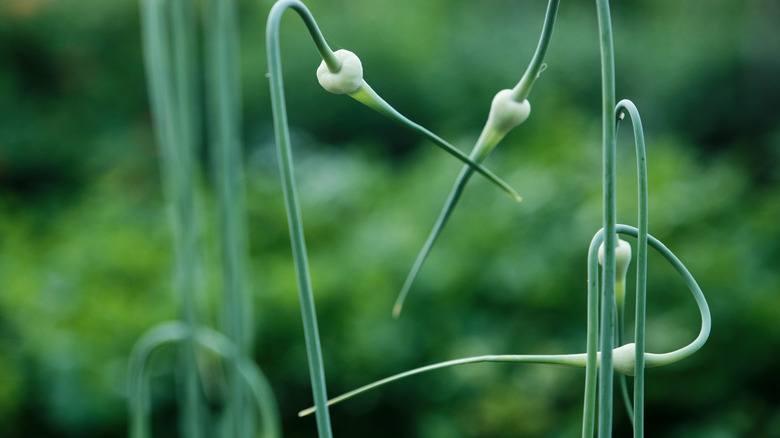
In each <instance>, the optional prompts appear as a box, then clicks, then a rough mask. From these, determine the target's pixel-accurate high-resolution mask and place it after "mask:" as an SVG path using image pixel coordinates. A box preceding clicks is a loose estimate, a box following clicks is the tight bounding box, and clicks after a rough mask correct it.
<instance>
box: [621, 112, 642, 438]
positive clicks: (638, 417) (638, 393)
mask: <svg viewBox="0 0 780 438" xmlns="http://www.w3.org/2000/svg"><path fill="white" fill-rule="evenodd" d="M624 112H627V113H628V115H629V117H630V118H631V124H632V128H633V131H634V145H635V147H636V165H637V187H638V188H637V198H638V204H639V217H638V234H637V266H636V316H635V326H634V327H635V328H634V343H635V344H636V363H637V367H636V372H635V374H634V438H642V437H643V436H644V418H645V415H644V405H645V370H644V367H642V366H639V365H638V364H642V363H644V362H645V357H644V356H645V338H646V315H647V312H646V303H647V239H648V233H649V228H648V216H649V211H648V205H647V204H648V181H647V152H646V149H645V137H644V130H643V129H642V119H641V118H640V117H639V111H638V110H637V108H636V106H635V105H634V104H633V102H631V101H630V100H625V99H624V100H621V101H620V102H618V104H617V107H616V109H615V115H616V119H617V120H622V118H623V117H622V115H623V114H624Z"/></svg>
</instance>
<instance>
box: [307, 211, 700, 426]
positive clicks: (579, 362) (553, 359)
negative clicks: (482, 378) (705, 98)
mask: <svg viewBox="0 0 780 438" xmlns="http://www.w3.org/2000/svg"><path fill="white" fill-rule="evenodd" d="M615 229H616V232H617V233H620V234H626V235H629V236H633V237H637V236H638V235H639V230H638V229H636V228H634V227H631V226H628V225H622V224H621V225H617V224H616V228H615ZM603 236H604V230H603V229H601V230H599V231H598V232H597V233H596V235H595V236H594V237H593V240H592V241H591V245H590V250H589V256H588V274H589V275H588V277H589V278H588V289H589V294H588V310H589V312H588V351H587V352H586V353H579V354H562V355H485V356H475V357H469V358H463V359H455V360H450V361H446V362H441V363H438V364H433V365H428V366H424V367H420V368H415V369H413V370H410V371H406V372H403V373H399V374H396V375H394V376H390V377H387V378H384V379H381V380H378V381H376V382H373V383H370V384H368V385H365V386H362V387H360V388H358V389H355V390H353V391H350V392H347V393H345V394H343V395H340V396H338V397H335V398H333V399H332V400H330V401H328V403H327V404H328V405H332V404H335V403H338V402H341V401H344V400H347V399H349V398H352V397H354V396H356V395H358V394H361V393H363V392H366V391H369V390H371V389H374V388H377V387H379V386H382V385H385V384H388V383H391V382H395V381H397V380H400V379H403V378H406V377H411V376H414V375H417V374H422V373H425V372H428V371H434V370H438V369H442V368H447V367H451V366H458V365H467V364H473V363H480V362H515V363H546V364H556V365H568V366H574V367H585V368H586V380H585V381H586V391H585V394H586V397H585V416H584V421H583V425H584V427H583V437H590V436H592V435H593V423H594V415H593V414H594V411H595V408H594V406H595V398H596V388H595V386H596V382H595V377H596V374H595V372H594V371H595V369H596V368H602V367H603V360H604V356H606V355H602V352H600V351H596V349H595V347H596V344H597V336H594V335H593V334H594V333H595V332H597V330H598V319H597V316H598V298H599V294H598V293H597V285H598V261H597V253H598V247H599V245H601V242H602V241H603ZM647 242H648V244H649V245H650V246H652V247H653V248H654V249H656V250H657V251H658V252H659V253H660V254H661V255H662V256H664V258H666V259H667V260H668V261H669V262H670V263H671V264H672V266H673V267H674V268H675V270H677V272H678V273H679V274H680V275H681V276H682V278H683V280H684V281H685V284H686V285H687V286H688V288H689V289H690V290H691V292H692V294H693V296H694V298H695V300H696V303H697V304H698V306H699V311H700V313H701V318H702V328H701V331H700V333H699V335H698V336H697V337H696V339H694V340H693V342H691V343H690V344H689V345H687V346H685V347H683V348H680V349H678V350H675V351H672V352H670V353H661V354H654V353H646V354H645V363H644V366H645V367H647V368H653V367H658V366H663V365H668V364H671V363H673V362H677V361H679V360H682V359H684V358H686V357H688V356H690V355H691V354H693V353H695V352H696V351H698V350H699V349H700V348H701V347H702V345H704V343H705V342H706V341H707V337H708V336H709V333H710V327H711V317H710V311H709V307H708V306H707V301H706V299H705V298H704V294H703V293H702V292H701V289H700V288H699V286H698V284H697V283H696V280H695V279H694V278H693V276H692V275H691V274H690V272H689V271H688V270H687V268H686V267H685V265H683V264H682V262H681V261H680V260H679V259H678V258H677V257H676V256H675V255H674V254H673V253H672V252H671V251H670V250H669V249H668V248H666V246H664V244H663V243H661V242H660V241H659V240H658V239H656V238H654V237H652V236H649V235H648V239H647ZM628 346H630V344H629V345H628ZM624 347H627V346H625V345H624V346H621V347H618V349H622V348H624ZM634 348H636V347H635V345H634ZM618 349H615V351H617V350H618ZM611 353H612V351H610V357H611V356H612V354H611ZM624 357H625V356H624ZM629 357H630V356H629ZM610 366H611V365H610ZM636 368H637V367H636V366H634V367H633V368H628V369H625V368H621V369H625V372H627V373H632V372H635V369H636ZM612 370H613V369H612V368H610V372H612ZM316 410H317V407H316V406H315V407H312V408H308V409H305V410H303V411H301V412H300V413H299V414H298V415H300V416H304V415H308V414H311V413H312V412H315V411H316Z"/></svg>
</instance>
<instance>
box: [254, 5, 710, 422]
mask: <svg viewBox="0 0 780 438" xmlns="http://www.w3.org/2000/svg"><path fill="white" fill-rule="evenodd" d="M596 4H597V13H598V17H599V30H600V37H601V38H600V41H601V54H602V56H601V59H602V96H603V101H602V108H603V116H602V120H603V135H604V150H603V156H604V174H603V175H604V176H603V179H604V180H603V187H604V204H603V208H604V221H603V224H602V228H601V230H600V231H598V232H597V233H596V235H595V236H594V238H593V241H592V242H591V246H590V250H589V253H588V260H587V263H588V307H587V315H588V324H587V330H586V331H587V333H586V338H587V342H586V352H585V353H577V354H564V355H488V356H478V357H471V358H464V359H456V360H451V361H447V362H442V363H439V364H434V365H429V366H425V367H421V368H417V369H414V370H410V371H406V372H403V373H400V374H397V375H395V376H391V377H388V378H385V379H382V380H379V381H377V382H374V383H371V384H368V385H366V386H363V387H361V388H358V389H356V390H354V391H351V392H349V393H346V394H344V395H341V396H339V397H335V398H333V399H331V400H330V401H327V402H326V401H325V394H326V390H325V379H324V370H323V369H322V361H321V351H320V350H319V348H320V347H319V340H318V335H317V329H316V313H315V312H314V307H313V304H314V302H313V296H312V292H311V283H310V279H309V276H308V266H307V261H306V250H305V244H304V238H303V228H302V226H301V218H300V208H299V206H298V199H297V195H296V192H295V183H294V180H293V179H292V161H291V158H290V152H289V150H290V143H289V134H288V133H287V129H288V128H287V122H286V110H285V106H284V94H283V91H282V81H281V65H280V61H279V59H280V57H279V49H278V41H277V39H278V19H279V18H278V17H279V16H280V15H281V13H282V12H283V11H284V10H285V9H287V8H292V9H294V10H296V12H298V14H299V15H300V16H301V18H302V19H303V20H304V22H305V23H306V26H307V28H308V30H309V32H310V34H311V36H312V38H313V39H314V42H315V45H316V46H317V49H318V51H319V52H320V54H321V55H322V58H323V61H322V63H321V64H320V66H319V68H318V69H317V77H318V80H319V82H320V84H321V85H322V87H323V88H324V89H325V90H326V91H328V92H331V93H335V94H347V95H348V96H350V97H352V98H354V99H356V100H358V101H359V102H361V103H363V104H365V105H366V106H368V107H370V108H372V109H374V110H376V111H378V112H380V113H382V114H384V115H385V116H387V117H390V118H391V119H394V120H396V121H398V122H399V123H401V124H402V125H405V126H407V127H410V128H412V129H415V130H416V131H418V132H420V133H422V134H423V135H425V136H426V137H427V138H428V139H430V140H431V141H433V142H434V143H435V144H437V145H438V146H440V147H443V148H444V149H445V150H447V151H448V152H450V153H451V154H453V155H455V156H456V157H458V158H459V159H461V160H462V161H464V162H465V163H466V166H465V167H464V168H463V170H462V171H461V173H460V175H459V176H458V179H457V180H456V182H455V185H454V187H453V189H452V191H451V192H450V195H449V197H448V199H447V201H446V203H445V205H444V208H443V209H442V211H441V213H440V215H439V218H438V220H437V221H436V223H435V225H434V227H433V229H432V231H431V233H430V234H429V237H428V239H427V241H426V242H425V244H424V246H423V248H422V250H421V251H420V253H419V255H418V257H417V260H416V261H415V263H414V265H413V267H412V269H411V271H410V273H409V275H408V277H407V279H406V281H405V283H404V285H403V287H402V289H401V292H400V294H399V296H398V299H397V301H396V303H395V306H394V308H393V315H394V316H396V317H397V316H398V315H399V314H400V312H401V309H402V306H403V303H404V300H405V298H406V296H407V294H408V292H409V290H410V288H411V286H412V283H413V282H414V279H415V278H416V276H417V274H418V273H419V271H420V269H421V267H422V264H423V263H424V261H425V259H426V257H427V255H428V254H429V252H430V250H431V248H432V247H433V244H434V243H435V241H436V239H437V237H438V235H439V233H440V232H441V230H442V228H443V227H444V225H445V224H446V222H447V219H448V218H449V217H450V215H451V214H452V212H453V210H454V208H455V205H456V204H457V202H458V200H459V198H460V196H461V194H462V192H463V190H464V188H465V186H466V183H467V182H468V180H469V178H470V177H471V175H473V173H474V172H475V171H477V172H480V173H482V174H483V175H486V176H488V177H489V178H491V175H492V174H491V173H489V171H487V170H486V169H484V168H483V167H482V163H483V162H484V161H485V159H486V158H487V157H488V155H489V154H490V152H491V151H492V150H493V149H494V148H495V147H496V146H497V145H498V143H499V142H500V141H501V140H502V139H503V138H504V136H505V135H506V134H507V133H508V132H509V131H510V130H512V129H513V128H515V127H517V126H518V125H520V124H522V123H523V122H525V121H526V119H527V118H528V116H529V115H530V110H531V106H530V103H529V101H528V99H527V98H528V95H529V93H530V91H531V88H532V86H533V83H534V81H535V80H536V79H537V78H538V77H539V74H540V73H541V71H542V70H543V69H544V68H545V64H544V62H543V60H544V57H545V54H546V52H547V48H548V47H549V44H550V40H551V37H552V33H553V27H554V24H555V18H556V15H557V11H558V5H559V0H550V2H549V4H548V8H547V13H546V18H545V21H544V26H543V29H542V33H541V37H540V40H539V44H538V47H537V50H536V52H535V54H534V56H533V58H532V60H531V62H530V64H529V66H528V68H527V70H526V72H525V74H524V75H523V76H522V78H521V80H520V81H519V82H518V84H517V85H516V86H515V87H514V88H512V89H505V90H501V91H499V92H498V93H497V94H496V96H495V97H494V99H493V102H492V105H491V108H490V111H489V113H488V118H487V122H486V124H485V127H484V128H483V130H482V133H481V135H480V136H479V138H478V140H477V142H476V144H475V146H474V148H473V149H472V152H471V153H470V155H469V156H468V157H465V158H464V156H462V155H461V154H459V153H458V151H457V149H455V148H454V147H451V145H449V143H447V142H445V141H443V140H441V139H440V138H439V137H438V136H436V135H435V134H433V133H431V132H430V131H428V130H426V129H425V128H422V127H420V126H419V125H416V124H414V123H413V122H411V121H409V120H408V119H406V118H405V117H404V116H402V115H400V113H398V112H397V111H396V110H395V109H393V108H392V107H390V106H389V105H388V104H387V103H386V102H385V101H384V100H383V99H381V97H379V95H378V94H377V93H376V92H375V91H374V90H373V89H372V88H371V87H370V86H369V85H368V84H367V83H366V82H365V80H364V79H363V65H362V64H361V62H360V59H359V58H358V57H357V56H356V55H355V54H353V53H352V52H349V51H346V50H339V51H337V52H332V51H331V50H330V48H329V47H328V45H327V43H325V41H324V39H323V38H322V34H321V33H320V31H319V28H318V27H317V25H316V23H315V22H314V19H313V17H312V16H311V14H310V13H309V11H308V9H307V8H306V7H305V6H304V5H303V3H301V2H300V1H298V0H280V1H278V2H277V3H276V5H275V6H274V8H273V9H272V11H271V14H270V17H269V25H268V56H269V58H268V62H269V70H270V77H271V95H272V103H273V108H274V119H275V123H276V129H277V131H276V133H277V144H278V146H279V151H280V152H279V154H280V166H281V169H282V179H283V183H284V189H285V199H286V200H287V211H288V218H289V220H290V233H291V240H292V244H293V252H294V258H295V262H296V263H295V264H296V269H297V272H298V274H297V275H298V279H299V290H300V294H301V305H302V312H303V316H304V326H305V332H306V339H307V345H308V346H309V347H308V348H309V354H310V356H309V363H310V370H311V374H312V386H313V392H314V402H315V403H314V407H312V408H309V409H306V410H304V411H301V412H300V415H307V414H311V413H316V415H317V424H318V430H319V436H320V437H329V436H331V431H330V423H329V414H328V405H330V404H334V403H337V402H341V401H344V400H347V399H349V398H351V397H354V396H356V395H358V394H361V393H363V392H365V391H368V390H371V389H375V388H377V387H379V386H382V385H385V384H388V383H390V382H393V381H396V380H399V379H402V378H405V377H409V376H412V375H416V374H420V373H425V372H428V371H433V370H438V369H442V368H446V367H450V366H459V365H466V364H473V363H479V362H521V363H547V364H558V365H567V366H574V367H584V368H586V380H585V400H584V409H583V428H582V430H583V432H582V436H583V437H592V436H593V434H594V431H595V430H596V424H597V423H598V435H599V437H609V436H611V434H612V411H613V408H612V392H613V373H614V372H615V371H617V372H619V373H622V374H623V375H628V376H634V401H633V403H632V402H631V401H630V400H628V398H629V397H628V391H627V390H624V396H625V398H626V405H627V407H628V408H629V411H630V416H631V418H632V421H633V424H634V436H635V437H642V436H643V434H644V370H645V368H650V367H658V366H664V365H668V364H671V363H674V362H676V361H679V360H681V359H683V358H685V357H687V356H689V355H691V354H692V353H694V352H695V351H697V350H698V349H700V348H701V347H702V345H704V343H705V342H706V340H707V337H708V336H709V332H710V326H711V321H710V312H709V308H708V306H707V302H706V300H705V298H704V295H703V294H702V292H701V290H700V288H699V286H698V285H697V283H696V281H695V280H694V279H693V277H692V276H691V274H690V273H689V272H688V270H687V269H686V268H685V266H684V265H683V264H682V263H681V262H680V261H679V259H677V257H676V256H675V255H674V254H673V253H672V252H671V251H669V250H668V249H667V248H666V247H665V246H664V245H663V244H662V243H661V242H660V241H658V240H657V239H655V238H653V237H652V236H650V235H649V234H648V220H647V218H648V211H647V197H648V188H647V169H646V161H647V160H646V155H645V148H644V134H643V131H642V124H641V120H640V118H639V113H638V111H637V109H636V107H635V106H634V105H633V103H631V102H630V101H628V100H624V101H621V102H620V103H618V104H617V105H616V104H615V90H614V88H615V85H614V83H615V79H614V59H613V57H614V55H613V52H614V49H613V43H612V38H613V37H612V28H611V17H610V13H609V4H608V1H607V0H597V2H596ZM626 114H628V115H629V116H630V119H631V121H632V127H633V130H634V140H635V141H634V143H635V148H636V153H637V179H638V182H639V193H638V197H639V211H638V225H639V227H638V228H634V227H631V226H627V225H619V224H616V223H615V222H616V219H615V218H616V214H615V207H616V201H615V185H616V182H615V179H616V178H615V141H616V140H615V139H616V130H617V121H618V120H619V119H622V118H624V117H625V115H626ZM491 179H492V181H493V182H494V183H498V184H499V185H500V186H501V187H502V188H504V189H505V190H506V191H509V192H510V193H513V192H511V191H510V190H511V189H507V186H505V185H504V184H503V183H502V182H498V181H499V180H497V179H495V178H491ZM517 199H518V200H519V197H517ZM619 234H622V235H629V236H633V237H635V238H636V239H637V285H636V309H635V311H636V317H635V324H636V326H635V329H634V342H630V343H623V342H622V338H621V336H620V333H621V329H622V325H623V321H624V318H623V314H624V303H625V291H626V275H627V272H628V268H629V264H630V262H631V255H632V250H631V247H630V245H629V244H628V242H626V241H624V240H622V239H620V238H619V237H618V235H619ZM648 245H650V246H651V247H652V248H654V249H655V250H656V251H658V252H659V253H660V254H661V255H663V256H664V257H665V258H666V259H667V261H669V263H671V264H672V266H674V268H675V269H676V270H677V271H678V273H679V274H680V275H681V277H682V278H683V280H684V282H685V284H686V285H687V286H688V288H689V289H690V291H691V293H692V294H693V296H694V298H695V300H696V303H697V305H698V306H699V311H700V314H701V321H702V322H701V330H700V333H699V336H698V337H697V338H696V339H695V340H694V341H692V342H691V343H690V344H689V345H688V346H686V347H683V348H680V349H678V350H676V351H672V352H669V353H662V354H654V353H648V352H645V338H646V335H645V302H646V297H645V294H646V283H647V248H648ZM599 267H601V269H599ZM616 334H617V335H616ZM616 343H617V345H615V344H616ZM623 383H625V381H623ZM597 395H598V405H597V403H596V400H597Z"/></svg>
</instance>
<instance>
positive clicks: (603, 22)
mask: <svg viewBox="0 0 780 438" xmlns="http://www.w3.org/2000/svg"><path fill="white" fill-rule="evenodd" d="M596 9H597V13H598V23H599V37H600V46H601V89H602V90H601V92H602V123H603V125H602V134H603V139H604V143H603V160H604V162H603V171H604V173H603V187H602V189H603V193H604V197H603V203H604V210H603V215H604V216H603V223H604V226H603V227H604V249H605V251H604V278H603V281H602V297H601V298H602V299H601V333H600V336H601V339H600V349H601V367H600V369H599V422H598V424H599V428H598V430H599V437H600V438H607V437H611V435H612V401H613V400H612V388H613V369H612V348H613V347H614V334H615V317H614V314H615V304H614V303H615V298H614V297H615V244H616V240H617V236H616V234H615V222H616V220H617V219H616V217H617V214H616V201H615V198H616V196H615V186H616V183H615V180H616V171H615V137H616V136H615V123H616V121H615V117H614V112H613V111H614V108H615V56H614V44H613V37H612V22H611V18H610V12H609V0H596Z"/></svg>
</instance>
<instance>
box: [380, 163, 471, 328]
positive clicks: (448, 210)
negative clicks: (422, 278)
mask: <svg viewBox="0 0 780 438" xmlns="http://www.w3.org/2000/svg"><path fill="white" fill-rule="evenodd" d="M473 174H474V170H473V168H471V167H468V166H464V167H463V169H461V171H460V175H458V179H457V180H456V181H455V185H454V186H453V187H452V190H451V191H450V194H449V196H448V197H447V201H446V202H445V203H444V208H442V210H441V213H439V218H438V219H437V220H436V223H435V224H434V225H433V229H432V230H431V232H430V234H428V239H427V240H426V241H425V245H423V248H422V249H421V250H420V253H419V254H417V259H416V260H415V261H414V265H413V266H412V269H411V271H409V274H408V275H407V276H406V281H404V285H403V287H402V288H401V292H400V293H399V294H398V298H396V300H395V305H394V306H393V317H394V318H398V317H399V316H400V315H401V310H402V309H403V305H404V300H406V296H407V295H408V294H409V290H410V289H411V288H412V284H413V283H414V280H415V279H416V278H417V275H418V274H419V273H420V269H422V265H423V263H425V259H427V258H428V254H430V252H431V249H432V248H433V244H434V243H436V239H437V238H438V237H439V234H441V231H442V229H444V225H445V224H446V223H447V220H448V219H449V217H450V215H451V214H452V212H453V210H455V205H456V204H457V203H458V200H459V199H460V196H461V194H463V189H465V188H466V184H467V183H468V181H469V179H470V178H471V175H473Z"/></svg>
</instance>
